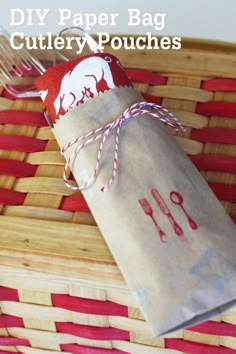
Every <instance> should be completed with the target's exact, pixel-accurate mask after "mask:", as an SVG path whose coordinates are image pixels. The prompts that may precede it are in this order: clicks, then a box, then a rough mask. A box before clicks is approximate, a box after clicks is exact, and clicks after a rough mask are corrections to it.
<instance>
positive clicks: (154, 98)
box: [141, 92, 161, 104]
mask: <svg viewBox="0 0 236 354" xmlns="http://www.w3.org/2000/svg"><path fill="white" fill-rule="evenodd" d="M141 94H142V96H143V98H144V99H145V100H146V101H147V102H151V103H155V104H161V98H160V97H157V96H153V95H149V94H148V93H145V92H141Z"/></svg>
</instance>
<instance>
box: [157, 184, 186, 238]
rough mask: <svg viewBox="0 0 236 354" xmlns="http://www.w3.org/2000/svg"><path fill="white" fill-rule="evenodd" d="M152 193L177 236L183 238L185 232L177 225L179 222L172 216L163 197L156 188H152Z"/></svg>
mask: <svg viewBox="0 0 236 354" xmlns="http://www.w3.org/2000/svg"><path fill="white" fill-rule="evenodd" d="M151 193H152V196H153V198H154V199H155V201H156V203H157V205H158V206H159V208H160V210H161V212H162V213H163V214H164V215H166V217H167V218H168V219H169V221H170V223H171V225H172V227H173V229H174V231H175V233H176V235H177V236H183V234H184V232H183V230H182V228H181V227H180V226H179V224H177V222H176V221H175V219H174V218H173V215H172V214H171V212H170V209H169V208H168V206H167V205H166V203H165V201H164V199H163V198H162V197H161V195H160V193H159V192H158V190H157V189H156V188H152V189H151Z"/></svg>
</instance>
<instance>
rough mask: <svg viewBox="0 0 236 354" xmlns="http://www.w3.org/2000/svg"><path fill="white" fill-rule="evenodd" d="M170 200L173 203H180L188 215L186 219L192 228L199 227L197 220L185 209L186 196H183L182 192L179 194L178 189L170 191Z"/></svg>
mask: <svg viewBox="0 0 236 354" xmlns="http://www.w3.org/2000/svg"><path fill="white" fill-rule="evenodd" d="M170 200H171V201H172V203H173V204H175V205H178V206H179V207H180V208H181V210H182V211H183V213H184V215H185V216H186V219H187V221H188V223H189V226H190V227H191V229H192V230H196V229H197V228H198V226H197V224H196V223H195V221H194V220H193V219H192V218H191V217H190V216H189V214H188V213H187V211H186V210H185V208H184V206H183V203H184V198H183V197H182V195H181V194H179V193H178V192H176V191H172V192H170Z"/></svg>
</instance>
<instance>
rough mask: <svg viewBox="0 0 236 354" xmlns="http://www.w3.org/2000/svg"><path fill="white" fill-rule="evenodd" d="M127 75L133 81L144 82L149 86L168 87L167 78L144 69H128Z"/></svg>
mask: <svg viewBox="0 0 236 354" xmlns="http://www.w3.org/2000/svg"><path fill="white" fill-rule="evenodd" d="M125 71H126V74H127V76H128V77H129V79H130V80H132V81H138V82H143V83H146V84H149V85H166V82H167V79H166V77H164V76H162V75H160V74H157V73H154V72H151V71H149V70H142V69H126V70H125Z"/></svg>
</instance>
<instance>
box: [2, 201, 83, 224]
mask: <svg viewBox="0 0 236 354" xmlns="http://www.w3.org/2000/svg"><path fill="white" fill-rule="evenodd" d="M86 214H88V213H87V212H86ZM4 215H8V216H20V217H23V218H32V219H39V220H55V221H62V222H63V221H72V220H73V216H74V214H73V213H72V212H69V211H64V210H59V209H56V208H51V207H50V208H44V207H39V206H28V205H17V206H6V207H5V209H4ZM82 216H83V215H81V218H80V223H82ZM84 219H85V217H84ZM85 220H86V219H85ZM83 224H86V223H85V222H84V223H83Z"/></svg>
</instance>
